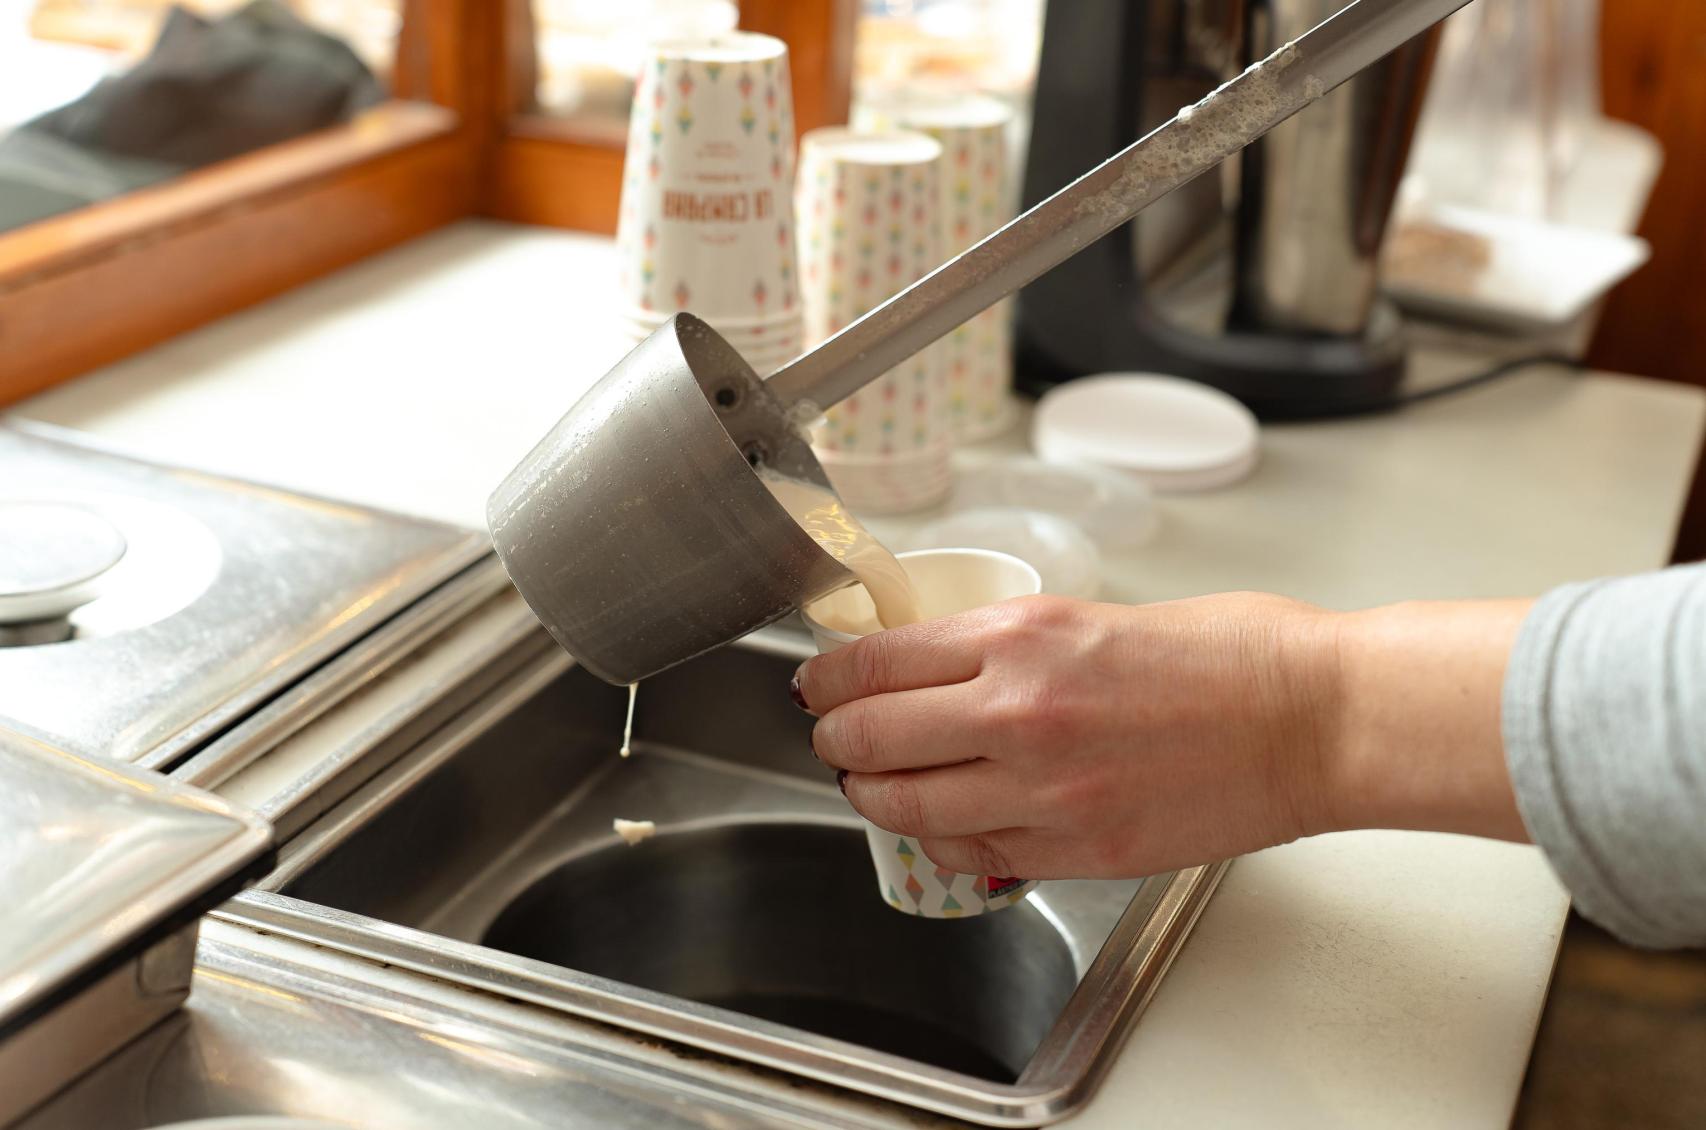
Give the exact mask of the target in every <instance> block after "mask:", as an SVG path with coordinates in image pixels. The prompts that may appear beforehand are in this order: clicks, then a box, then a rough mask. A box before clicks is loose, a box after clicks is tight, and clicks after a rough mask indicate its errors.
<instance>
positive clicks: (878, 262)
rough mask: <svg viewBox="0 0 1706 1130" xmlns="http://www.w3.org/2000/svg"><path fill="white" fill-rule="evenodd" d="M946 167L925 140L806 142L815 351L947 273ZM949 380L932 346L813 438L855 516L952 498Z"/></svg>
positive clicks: (848, 137)
mask: <svg viewBox="0 0 1706 1130" xmlns="http://www.w3.org/2000/svg"><path fill="white" fill-rule="evenodd" d="M941 158H942V146H941V145H940V144H939V143H937V142H936V141H934V140H933V139H931V138H929V137H926V136H924V135H923V134H919V133H906V132H899V131H896V132H889V133H856V132H854V131H852V130H848V129H840V128H829V129H819V130H813V131H812V132H810V133H808V134H806V136H805V137H804V138H802V139H801V141H800V177H799V187H798V189H797V202H796V208H795V211H796V212H797V214H798V215H799V218H800V276H801V303H802V305H803V306H804V308H805V336H806V346H807V347H808V348H810V347H811V346H814V345H816V344H817V343H819V342H821V341H823V340H824V339H825V338H828V337H831V336H833V335H834V334H835V333H836V332H837V331H839V330H840V329H841V328H842V327H844V326H846V325H847V324H848V323H850V322H852V321H854V320H855V319H857V318H858V317H859V316H860V315H862V314H864V313H866V312H867V311H869V310H870V309H871V308H872V307H874V306H876V305H878V304H879V303H881V302H882V301H883V300H884V299H886V298H888V297H890V296H891V295H893V294H895V293H896V292H897V291H900V290H902V289H904V288H905V287H907V286H908V285H910V284H911V283H913V282H915V281H916V280H918V279H919V278H921V277H923V276H924V275H926V274H928V273H929V272H930V271H932V270H934V269H935V268H936V267H937V266H938V265H940V263H941V262H942V233H941V224H940V195H941V189H940V185H939V176H940V167H941ZM945 380H946V377H945V373H944V371H943V368H942V352H941V348H940V347H939V346H932V347H930V348H928V349H925V350H924V351H922V352H920V353H919V354H917V355H916V356H914V357H912V358H911V359H909V360H907V361H905V362H903V363H902V364H900V365H898V366H896V367H895V368H894V369H892V370H890V371H889V372H887V373H885V374H884V375H883V376H881V377H879V378H878V379H877V380H876V381H873V382H872V383H871V384H868V385H866V386H865V387H864V388H863V389H861V390H860V391H859V392H857V393H855V394H853V395H852V396H850V397H848V398H847V399H845V400H843V401H841V402H840V403H839V404H836V405H834V406H833V407H831V408H830V409H829V410H828V412H827V413H826V415H825V417H824V420H823V422H822V423H820V424H819V425H818V426H817V427H816V428H815V429H814V430H813V434H812V444H813V447H814V448H815V449H816V451H817V454H818V458H819V460H820V461H821V462H822V463H823V466H824V470H825V471H827V472H828V473H829V478H830V482H831V483H832V484H833V485H834V486H835V489H836V492H837V493H838V494H840V495H841V497H842V499H843V500H844V501H845V502H846V503H847V505H848V506H849V507H851V508H852V509H853V510H855V511H862V512H865V513H876V514H885V513H886V514H893V513H901V512H904V511H909V510H918V509H922V508H924V507H926V506H931V505H934V504H935V503H937V502H940V501H941V500H942V499H943V498H945V497H946V496H947V494H948V489H949V487H950V485H951V478H950V473H949V458H950V456H951V455H952V451H953V428H952V425H951V423H950V420H949V417H948V403H947V387H946V384H945Z"/></svg>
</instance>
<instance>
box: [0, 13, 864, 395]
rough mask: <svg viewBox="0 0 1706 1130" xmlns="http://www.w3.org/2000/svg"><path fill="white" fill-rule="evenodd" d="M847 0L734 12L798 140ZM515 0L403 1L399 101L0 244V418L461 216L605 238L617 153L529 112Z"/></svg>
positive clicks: (825, 97) (527, 66)
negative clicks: (60, 386)
mask: <svg viewBox="0 0 1706 1130" xmlns="http://www.w3.org/2000/svg"><path fill="white" fill-rule="evenodd" d="M856 12H857V4H856V0H742V3H741V25H742V26H743V27H745V28H748V29H751V30H756V31H763V32H766V33H768V34H772V35H776V36H777V37H778V38H781V39H783V40H785V41H786V42H787V43H788V45H789V49H790V53H791V55H792V62H793V75H794V99H795V117H796V122H797V123H798V126H799V128H800V129H801V130H805V129H810V128H813V127H814V126H818V125H825V124H831V123H836V122H844V121H846V118H847V109H848V99H849V94H850V90H851V85H852V83H851V68H852V46H853V24H854V18H855V16H856ZM533 76H534V69H533V40H532V27H531V5H530V3H529V2H528V0H406V2H405V6H404V18H403V24H402V29H401V32H400V34H399V42H398V59H397V66H396V72H395V75H394V77H393V87H394V89H395V95H396V96H395V98H394V99H393V100H391V101H389V102H387V103H385V104H383V105H381V106H378V107H376V108H374V109H373V110H370V111H368V112H366V113H364V114H362V115H361V116H360V117H358V118H356V119H355V120H353V121H351V122H349V123H347V124H344V125H341V126H338V127H335V128H332V129H328V130H323V131H320V132H318V133H315V134H312V135H309V136H307V137H303V138H299V139H297V140H294V141H290V142H286V143H283V144H281V145H275V146H271V147H269V148H266V149H263V150H259V151H257V152H255V153H251V154H247V155H245V156H242V157H238V158H234V159H232V160H229V161H223V162H220V163H218V164H216V165H211V166H209V167H207V168H205V169H201V170H197V171H195V172H192V173H190V174H187V175H185V176H183V177H179V178H177V179H174V180H172V181H169V182H167V183H164V184H161V185H157V186H153V187H150V188H145V189H141V190H138V191H136V192H132V193H129V194H127V195H125V196H123V197H119V198H117V199H114V200H110V201H103V202H101V203H98V204H93V205H90V206H88V207H86V208H81V209H78V210H77V211H74V212H69V213H66V214H64V215H61V216H55V217H51V218H49V219H46V220H42V221H40V222H38V223H35V224H31V225H28V226H26V227H23V228H19V229H18V230H16V231H13V232H8V233H5V234H0V405H4V404H7V403H10V402H12V401H15V400H19V399H21V398H23V397H25V396H28V395H30V394H31V393H34V392H38V391H40V390H42V389H45V388H48V387H50V386H51V385H53V384H56V383H58V382H60V381H63V380H67V379H69V378H71V377H74V376H76V375H78V374H80V373H83V372H86V371H88V370H89V369H92V368H95V367H97V366H100V365H104V364H107V363H110V362H112V361H115V360H118V359H120V358H122V357H125V356H128V355H130V354H132V353H136V352H138V351H140V350H142V349H146V348H148V347H149V346H151V345H154V344H157V343H158V342H160V341H163V340H165V339H167V338H169V337H172V336H174V335H176V334H179V333H182V332H184V331H186V330H189V329H192V328H194V327H196V326H199V325H202V324H205V323H207V322H210V321H213V320H214V319H217V318H220V317H223V316H225V315H227V314H230V313H233V312H235V311H237V310H240V309H242V308H243V307H246V306H249V305H252V304H254V303H256V302H260V301H262V300H264V299H266V298H270V297H272V296H274V295H276V294H279V293H281V292H283V291H285V290H288V289H290V288H291V287H294V286H298V285H300V284H302V283H304V282H308V281H310V280H312V279H315V278H318V277H320V276H322V275H325V274H327V273H329V272H331V271H333V270H336V269H338V268H339V267H343V266H346V265H348V264H349V263H352V262H354V261H356V260H358V259H361V258H363V257H365V256H368V255H371V254H374V253H375V252H378V251H382V250H385V249H386V248H389V247H392V246H395V245H396V244H398V243H401V242H403V241H405V240H408V239H412V238H414V237H415V236H418V235H421V234H424V233H425V232H428V231H430V230H432V229H433V228H436V227H439V226H441V225H444V224H447V223H450V222H452V221H455V220H458V219H462V218H464V217H467V216H474V215H483V216H491V217H495V218H498V219H505V220H512V221H516V222H521V223H532V224H546V225H551V226H556V227H569V228H580V229H584V230H589V231H599V232H609V231H612V230H614V228H615V218H616V206H617V197H618V194H619V192H620V184H621V175H622V150H621V147H620V145H619V144H617V143H616V142H615V141H614V140H613V139H609V138H605V139H598V138H589V137H587V136H586V135H585V134H584V133H583V134H577V133H576V132H575V131H574V130H573V128H572V127H570V126H568V125H567V124H566V123H564V122H561V121H556V120H553V119H551V118H548V117H544V116H541V115H538V114H534V113H531V112H527V110H526V107H527V105H528V103H530V101H531V96H532V90H533Z"/></svg>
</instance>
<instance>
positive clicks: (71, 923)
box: [0, 733, 272, 1040]
mask: <svg viewBox="0 0 1706 1130" xmlns="http://www.w3.org/2000/svg"><path fill="white" fill-rule="evenodd" d="M271 845H272V829H271V828H270V827H269V826H268V825H267V823H266V822H265V821H263V820H262V819H261V818H260V817H258V816H256V815H254V814H253V813H251V812H248V811H246V810H244V809H241V808H239V807H237V806H236V805H233V804H231V803H229V802H227V801H225V800H222V799H220V798H219V797H216V796H214V795H213V794H211V793H207V792H203V791H202V790H200V789H196V788H192V787H190V786H188V785H184V784H180V783H178V782H176V781H173V780H171V779H169V778H167V777H163V776H161V775H159V774H157V773H151V772H148V771H146V770H141V769H134V768H131V767H129V766H122V765H115V764H113V763H111V762H105V761H97V760H94V759H90V758H85V757H78V756H76V755H74V754H70V753H66V752H64V751H63V750H58V749H55V748H53V747H52V746H50V745H47V744H46V743H43V742H37V741H30V740H28V739H23V738H17V737H11V736H8V735H6V734H3V733H0V859H3V860H5V861H6V862H5V866H4V867H0V906H4V907H5V908H6V910H5V913H4V914H0V1040H3V1039H4V1038H5V1037H7V1036H8V1035H11V1034H12V1033H13V1032H15V1031H17V1030H18V1029H20V1028H21V1027H22V1026H23V1025H26V1024H28V1023H29V1022H30V1021H32V1020H34V1019H35V1018H36V1017H38V1016H40V1015H42V1014H43V1013H44V1012H46V1011H47V1010H49V1009H51V1008H52V1007H54V1006H55V1005H56V1004H58V1003H60V1002H61V1001H63V1000H64V999H66V998H68V997H69V996H71V995H72V994H74V993H75V992H77V991H78V990H79V989H81V988H82V987H83V986H84V985H86V984H88V983H90V982H91V981H93V980H94V979H95V978H97V977H99V976H101V975H102V974H103V973H105V972H107V971H108V970H110V969H111V968H113V967H114V966H115V965H116V964H118V963H119V962H121V961H123V960H125V959H126V958H128V957H131V956H133V955H135V954H137V953H139V952H141V951H142V950H144V949H146V948H147V946H148V945H150V944H151V943H152V942H154V941H155V940H157V939H158V938H160V937H162V936H164V935H165V934H167V933H169V932H170V931H172V930H175V929H177V928H178V927H179V926H182V925H183V924H185V923H186V922H188V921H190V920H191V919H193V918H195V917H199V916H200V915H201V913H202V912H204V911H206V910H208V909H211V908H212V907H213V906H215V905H217V904H218V903H220V902H222V901H224V900H225V899H226V898H228V897H229V896H230V895H232V894H233V893H235V891H236V889H237V887H238V886H239V885H240V884H241V882H242V880H243V879H244V878H247V877H248V876H250V875H253V874H255V873H256V872H258V871H259V870H261V869H262V868H264V866H265V865H266V863H267V859H268V857H269V856H270V854H271V852H270V848H271Z"/></svg>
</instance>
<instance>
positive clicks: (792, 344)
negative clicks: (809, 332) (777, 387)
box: [617, 313, 803, 375]
mask: <svg viewBox="0 0 1706 1130" xmlns="http://www.w3.org/2000/svg"><path fill="white" fill-rule="evenodd" d="M665 321H667V319H663V318H660V319H657V320H656V321H653V320H651V319H649V318H642V317H636V316H633V315H619V316H618V318H617V324H618V325H619V326H620V327H621V328H622V330H623V332H624V333H625V334H626V335H627V337H628V338H629V339H630V340H632V341H633V342H634V343H635V344H639V342H641V341H643V340H644V339H645V338H647V337H650V336H651V334H652V333H653V331H655V330H656V329H657V328H658V327H659V326H661V325H662V324H663V323H664V322H665ZM707 321H709V322H710V325H711V328H712V329H714V330H716V331H717V332H718V333H720V334H722V335H723V337H725V338H727V339H728V342H729V344H730V345H732V346H734V347H735V349H736V351H738V352H739V353H740V355H741V356H742V357H743V358H745V359H746V363H747V364H749V365H751V366H752V367H753V368H754V369H757V370H758V371H759V372H760V373H762V374H765V375H768V374H769V373H771V372H774V371H775V370H776V369H779V368H781V366H782V364H783V362H785V361H791V360H793V359H794V358H795V357H798V356H799V355H800V354H801V353H802V352H803V348H802V345H803V335H802V326H801V322H800V318H799V316H798V314H797V313H796V314H795V316H793V317H792V318H787V319H779V320H773V321H768V322H763V323H752V322H749V323H747V324H745V325H741V324H739V323H736V324H733V325H730V324H725V323H723V322H720V321H718V320H716V319H707Z"/></svg>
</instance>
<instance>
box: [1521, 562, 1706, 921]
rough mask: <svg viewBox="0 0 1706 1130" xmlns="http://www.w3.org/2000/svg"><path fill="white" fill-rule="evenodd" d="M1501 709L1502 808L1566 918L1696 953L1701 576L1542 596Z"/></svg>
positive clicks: (1703, 866)
mask: <svg viewBox="0 0 1706 1130" xmlns="http://www.w3.org/2000/svg"><path fill="white" fill-rule="evenodd" d="M1503 709H1504V739H1505V757H1506V760H1507V762H1508V764H1509V766H1510V773H1511V781H1512V783H1513V785H1514V786H1515V788H1516V799H1517V806H1518V808H1519V809H1520V810H1521V812H1522V818H1523V822H1524V824H1526V825H1527V827H1528V832H1529V835H1530V836H1532V837H1533V839H1534V842H1535V843H1537V844H1539V845H1540V847H1541V849H1542V850H1543V851H1544V852H1545V853H1546V857H1547V860H1548V861H1549V862H1550V863H1551V865H1552V867H1553V869H1554V870H1556V871H1557V873H1558V876H1559V878H1560V879H1562V880H1563V882H1564V885H1565V886H1566V887H1568V888H1569V891H1570V894H1571V896H1572V897H1573V898H1574V900H1575V905H1576V909H1577V910H1579V911H1580V912H1581V913H1582V914H1584V915H1586V916H1587V917H1588V918H1591V919H1593V920H1594V921H1595V922H1598V923H1599V924H1600V925H1602V926H1604V927H1605V928H1607V929H1608V930H1611V931H1612V932H1613V933H1615V934H1617V935H1618V936H1619V937H1622V938H1624V939H1625V940H1627V941H1630V942H1633V943H1635V944H1637V945H1644V946H1687V945H1702V944H1706V564H1700V565H1691V566H1686V567H1680V568H1674V569H1667V570H1665V571H1663V572H1660V573H1650V574H1646V575H1643V576H1637V577H1624V578H1617V579H1612V580H1603V581H1592V582H1589V583H1586V584H1579V585H1568V586H1566V587H1564V588H1561V589H1557V590H1555V591H1553V592H1551V593H1548V594H1547V595H1546V596H1544V597H1543V598H1541V600H1540V602H1539V603H1538V604H1537V605H1536V606H1535V608H1534V610H1533V612H1531V613H1530V614H1529V617H1528V619H1527V621H1526V622H1525V623H1524V624H1523V626H1522V630H1521V632H1520V633H1519V635H1518V638H1517V643H1516V648H1515V650H1514V651H1513V652H1512V654H1511V660H1510V667H1509V669H1508V671H1507V672H1506V675H1505V686H1504V702H1503Z"/></svg>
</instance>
